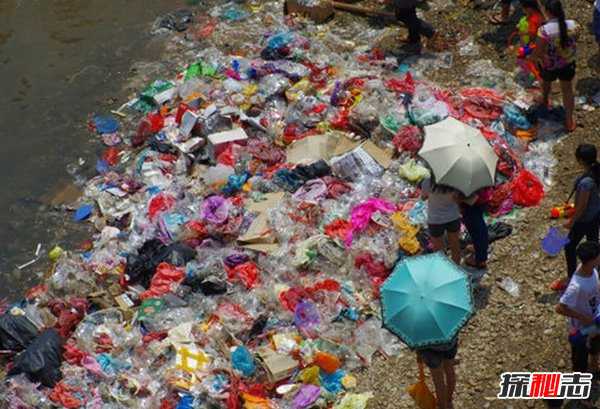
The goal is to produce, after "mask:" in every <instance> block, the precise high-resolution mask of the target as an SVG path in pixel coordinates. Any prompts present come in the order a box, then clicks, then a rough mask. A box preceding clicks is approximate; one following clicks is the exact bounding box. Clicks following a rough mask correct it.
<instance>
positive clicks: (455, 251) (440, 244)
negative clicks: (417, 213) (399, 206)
mask: <svg viewBox="0 0 600 409" xmlns="http://www.w3.org/2000/svg"><path fill="white" fill-rule="evenodd" d="M421 197H422V198H423V199H425V200H427V225H428V228H429V233H430V235H431V244H432V245H433V250H434V251H443V250H444V247H445V246H444V234H447V238H448V247H449V248H450V254H451V258H452V260H453V261H454V262H455V263H456V264H460V237H459V232H460V208H459V206H458V203H459V201H460V197H459V193H458V192H457V191H456V190H455V189H452V188H451V187H447V186H442V185H437V184H436V183H435V182H434V181H433V179H431V178H427V179H424V180H423V182H421Z"/></svg>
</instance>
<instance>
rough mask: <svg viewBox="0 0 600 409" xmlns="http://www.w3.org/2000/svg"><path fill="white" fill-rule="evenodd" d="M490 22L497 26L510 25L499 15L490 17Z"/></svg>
mask: <svg viewBox="0 0 600 409" xmlns="http://www.w3.org/2000/svg"><path fill="white" fill-rule="evenodd" d="M488 21H489V22H490V23H492V24H494V25H496V26H504V25H506V24H508V23H509V21H508V19H503V18H502V16H501V15H499V14H492V15H491V16H488Z"/></svg>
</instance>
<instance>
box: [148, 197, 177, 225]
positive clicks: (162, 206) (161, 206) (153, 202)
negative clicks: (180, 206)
mask: <svg viewBox="0 0 600 409" xmlns="http://www.w3.org/2000/svg"><path fill="white" fill-rule="evenodd" d="M175 202H176V200H175V198H174V197H173V196H171V195H167V194H165V193H159V194H157V195H156V196H154V197H153V198H152V199H150V203H148V216H149V217H150V220H154V219H155V218H156V216H158V215H159V214H160V213H162V212H164V211H166V210H169V209H170V208H171V207H173V205H174V204H175Z"/></svg>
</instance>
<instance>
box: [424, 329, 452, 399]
mask: <svg viewBox="0 0 600 409" xmlns="http://www.w3.org/2000/svg"><path fill="white" fill-rule="evenodd" d="M457 352H458V340H457V339H454V340H453V341H452V342H451V343H449V344H445V345H439V346H431V347H428V348H424V349H419V350H417V362H423V363H424V364H425V365H427V367H428V368H429V372H431V378H432V380H433V386H434V388H435V398H436V402H437V409H452V408H453V407H454V406H453V403H452V401H453V397H454V390H455V389H456V373H455V372H454V366H455V358H456V354H457Z"/></svg>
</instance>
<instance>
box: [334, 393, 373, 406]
mask: <svg viewBox="0 0 600 409" xmlns="http://www.w3.org/2000/svg"><path fill="white" fill-rule="evenodd" d="M372 397H373V394H372V393H370V392H367V393H348V394H346V395H344V397H343V398H342V399H341V400H340V401H339V402H337V403H336V404H335V405H333V409H366V407H367V402H368V401H369V399H371V398H372Z"/></svg>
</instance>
